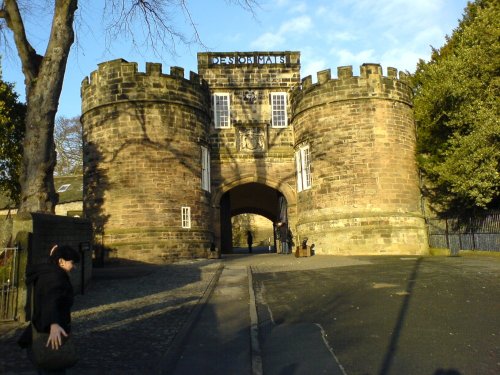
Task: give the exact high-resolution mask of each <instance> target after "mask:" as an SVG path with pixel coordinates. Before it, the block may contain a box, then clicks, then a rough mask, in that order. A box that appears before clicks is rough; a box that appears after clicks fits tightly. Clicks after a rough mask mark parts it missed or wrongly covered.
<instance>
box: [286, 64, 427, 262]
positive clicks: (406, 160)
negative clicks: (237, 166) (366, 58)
mask: <svg viewBox="0 0 500 375" xmlns="http://www.w3.org/2000/svg"><path fill="white" fill-rule="evenodd" d="M291 101H292V106H291V107H292V108H293V118H292V124H293V127H294V132H295V148H296V150H299V149H301V148H303V147H304V146H305V147H307V148H308V153H309V158H310V178H311V183H310V185H309V186H310V188H305V189H303V190H302V191H300V192H299V193H298V194H297V212H298V223H297V231H298V233H300V235H301V237H302V238H303V237H307V238H308V239H309V244H311V243H314V244H315V249H316V253H318V254H346V255H347V254H349V255H355V254H363V255H368V254H400V253H404V254H423V253H426V252H427V250H428V249H427V240H426V231H425V225H424V218H423V216H422V215H421V210H420V198H419V197H420V192H419V183H418V182H419V179H418V174H417V166H416V163H415V124H414V118H413V112H412V90H411V88H410V87H409V85H408V84H407V82H406V76H405V75H404V74H403V73H400V77H399V79H398V77H397V70H396V69H394V68H389V69H388V74H387V76H386V77H385V76H383V75H382V68H381V67H380V65H378V64H364V65H362V66H361V69H360V76H359V77H358V76H353V73H352V67H341V68H338V79H332V78H331V73H330V70H325V71H322V72H319V73H318V82H317V83H316V84H312V79H311V77H310V76H309V77H306V78H304V79H303V80H302V84H301V86H300V87H299V88H297V89H296V90H295V91H294V92H293V94H292V98H291Z"/></svg>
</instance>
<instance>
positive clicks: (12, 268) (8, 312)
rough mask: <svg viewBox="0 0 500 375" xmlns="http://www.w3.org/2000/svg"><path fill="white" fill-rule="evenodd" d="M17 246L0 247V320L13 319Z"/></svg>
mask: <svg viewBox="0 0 500 375" xmlns="http://www.w3.org/2000/svg"><path fill="white" fill-rule="evenodd" d="M18 286H19V248H18V247H5V248H3V249H0V321H8V320H14V319H15V318H16V315H17V308H18V306H17V301H18V293H19V289H18Z"/></svg>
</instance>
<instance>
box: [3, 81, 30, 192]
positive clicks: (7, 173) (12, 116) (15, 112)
mask: <svg viewBox="0 0 500 375" xmlns="http://www.w3.org/2000/svg"><path fill="white" fill-rule="evenodd" d="M18 98H19V96H18V94H17V93H15V92H14V88H13V85H12V84H10V83H6V82H4V81H2V80H0V193H1V194H3V195H5V196H8V197H9V198H10V199H12V200H13V201H14V202H18V199H19V189H20V186H19V170H20V167H21V160H22V152H23V149H22V140H23V136H24V116H25V113H26V106H25V105H24V104H23V103H20V102H19V101H18Z"/></svg>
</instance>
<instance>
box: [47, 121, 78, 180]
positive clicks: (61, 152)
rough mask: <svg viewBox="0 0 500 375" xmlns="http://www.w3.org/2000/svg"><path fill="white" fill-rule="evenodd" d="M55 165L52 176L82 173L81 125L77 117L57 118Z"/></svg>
mask: <svg viewBox="0 0 500 375" xmlns="http://www.w3.org/2000/svg"><path fill="white" fill-rule="evenodd" d="M54 143H55V147H56V153H57V164H56V167H55V169H54V174H55V175H57V176H65V175H69V174H82V173H83V139H82V123H81V122H80V118H79V117H73V118H67V117H62V116H61V117H58V118H57V119H56V125H55V130H54Z"/></svg>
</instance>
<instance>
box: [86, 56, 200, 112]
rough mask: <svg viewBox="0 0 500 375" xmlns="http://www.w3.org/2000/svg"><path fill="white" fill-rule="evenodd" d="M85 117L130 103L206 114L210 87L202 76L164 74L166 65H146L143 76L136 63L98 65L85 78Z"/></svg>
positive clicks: (173, 69)
mask: <svg viewBox="0 0 500 375" xmlns="http://www.w3.org/2000/svg"><path fill="white" fill-rule="evenodd" d="M81 97H82V114H83V115H85V114H86V112H88V111H89V110H91V109H93V108H96V107H99V106H105V105H113V104H116V103H120V102H130V101H160V102H161V101H164V102H172V103H178V104H185V105H189V106H193V107H196V108H199V109H200V110H203V111H205V108H207V105H208V103H209V96H208V85H207V84H206V82H204V81H203V80H201V79H200V77H199V75H198V74H196V73H194V72H190V75H189V79H185V78H184V69H183V68H179V67H171V68H170V74H163V73H162V64H160V63H146V72H139V71H138V65H137V63H135V62H127V61H126V60H123V59H117V60H112V61H108V62H104V63H101V64H98V69H97V70H96V71H93V72H92V73H91V74H90V78H89V77H85V78H84V80H83V81H82V86H81Z"/></svg>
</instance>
